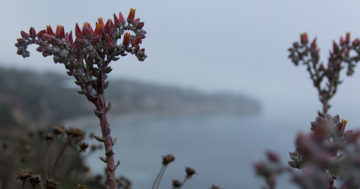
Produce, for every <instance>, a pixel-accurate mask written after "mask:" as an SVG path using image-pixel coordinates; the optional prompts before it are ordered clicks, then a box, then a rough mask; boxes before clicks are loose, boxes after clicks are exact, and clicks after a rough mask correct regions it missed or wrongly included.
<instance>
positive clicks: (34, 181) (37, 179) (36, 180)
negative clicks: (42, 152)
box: [29, 175, 41, 186]
mask: <svg viewBox="0 0 360 189" xmlns="http://www.w3.org/2000/svg"><path fill="white" fill-rule="evenodd" d="M29 181H30V183H31V185H33V186H36V185H38V184H39V183H40V182H41V175H32V176H31V177H30V179H29Z"/></svg>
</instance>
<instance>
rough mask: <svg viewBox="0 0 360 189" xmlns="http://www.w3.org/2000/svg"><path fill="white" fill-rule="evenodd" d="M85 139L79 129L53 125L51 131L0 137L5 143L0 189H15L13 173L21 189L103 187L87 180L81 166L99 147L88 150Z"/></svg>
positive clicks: (0, 173)
mask: <svg viewBox="0 0 360 189" xmlns="http://www.w3.org/2000/svg"><path fill="white" fill-rule="evenodd" d="M22 134H23V132H22ZM25 135H26V133H25ZM84 136H85V132H84V131H82V130H80V129H77V128H65V127H63V126H60V125H56V126H54V127H53V128H52V131H51V130H50V131H47V132H45V131H44V130H42V129H40V130H38V131H37V134H36V133H35V132H34V131H29V132H28V136H16V137H8V138H6V139H5V138H3V137H1V139H2V140H4V141H5V140H6V141H7V142H3V147H2V149H1V150H0V186H1V188H2V189H7V188H9V189H10V188H16V183H15V182H13V181H15V179H14V176H15V173H14V172H17V174H16V178H17V180H19V181H21V183H22V184H21V185H22V188H26V187H27V186H29V187H31V188H39V187H40V188H45V189H48V188H59V187H60V186H61V187H62V188H68V187H75V186H76V185H75V183H73V182H74V181H76V182H82V183H84V184H88V183H89V182H91V183H92V185H93V186H102V184H101V183H100V182H96V180H95V179H94V178H90V177H88V174H87V173H88V168H87V166H85V165H84V159H85V158H86V157H87V156H88V155H89V154H92V153H93V152H94V151H96V150H98V149H101V147H102V146H100V147H99V146H96V147H91V149H90V150H87V149H88V144H87V143H85V142H83V139H84ZM86 150H87V151H86ZM34 173H36V174H34ZM65 181H66V182H65ZM76 184H77V183H76Z"/></svg>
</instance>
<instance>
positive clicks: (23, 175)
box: [16, 169, 32, 181]
mask: <svg viewBox="0 0 360 189" xmlns="http://www.w3.org/2000/svg"><path fill="white" fill-rule="evenodd" d="M31 175H32V171H31V169H22V170H20V171H19V172H18V173H17V174H16V178H17V179H19V180H21V181H25V180H26V179H27V178H30V177H31Z"/></svg>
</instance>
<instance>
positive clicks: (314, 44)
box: [311, 37, 317, 49]
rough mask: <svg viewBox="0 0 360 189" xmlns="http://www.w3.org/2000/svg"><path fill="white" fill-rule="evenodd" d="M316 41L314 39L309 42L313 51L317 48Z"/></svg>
mask: <svg viewBox="0 0 360 189" xmlns="http://www.w3.org/2000/svg"><path fill="white" fill-rule="evenodd" d="M316 40H317V38H316V37H315V38H314V40H313V41H312V42H311V46H312V47H313V48H315V49H316V47H317V45H316Z"/></svg>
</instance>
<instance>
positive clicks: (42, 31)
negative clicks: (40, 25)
mask: <svg viewBox="0 0 360 189" xmlns="http://www.w3.org/2000/svg"><path fill="white" fill-rule="evenodd" d="M43 34H46V30H41V31H39V32H38V33H37V36H38V37H41V36H42V35H43Z"/></svg>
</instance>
